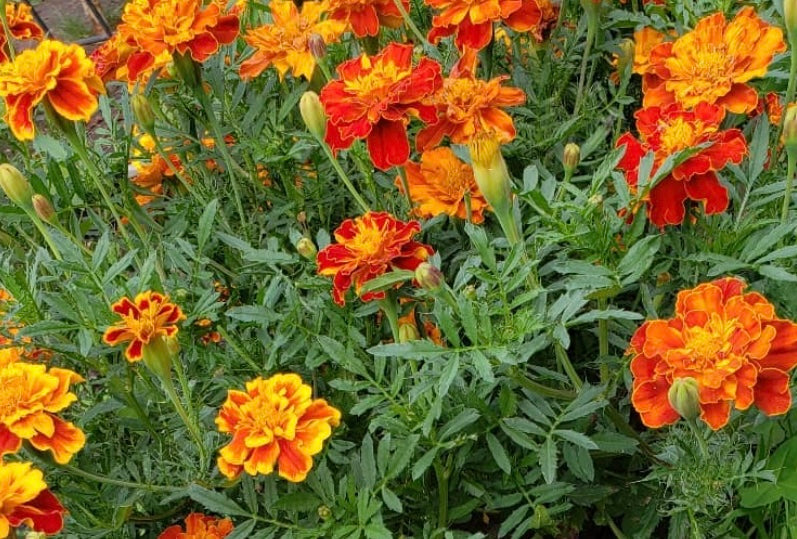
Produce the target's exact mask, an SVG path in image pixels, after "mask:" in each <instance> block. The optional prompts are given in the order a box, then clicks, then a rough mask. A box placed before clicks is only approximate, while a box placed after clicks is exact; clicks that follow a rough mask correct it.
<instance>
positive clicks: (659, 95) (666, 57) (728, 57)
mask: <svg viewBox="0 0 797 539" xmlns="http://www.w3.org/2000/svg"><path fill="white" fill-rule="evenodd" d="M785 50H786V43H785V42H784V41H783V31H782V30H781V29H780V28H777V27H775V26H770V25H769V24H767V23H766V22H764V21H763V20H761V19H760V18H759V17H758V15H756V13H755V10H754V9H753V8H752V7H750V6H748V7H745V8H743V9H742V10H741V11H739V13H737V14H736V17H735V18H734V19H733V20H732V21H730V22H726V21H725V15H723V14H722V13H721V12H720V13H714V14H713V15H710V16H708V17H704V18H703V19H701V20H700V21H699V22H698V23H697V25H696V26H695V28H694V30H692V31H691V32H688V33H686V34H684V35H683V36H681V37H679V38H678V39H676V40H675V41H670V42H664V43H660V44H658V45H656V46H655V47H653V48H652V49H651V51H650V55H649V61H650V65H649V66H648V67H647V68H646V74H645V75H644V80H643V89H644V91H645V97H644V102H643V103H644V107H646V108H647V107H652V106H663V105H669V104H671V103H678V104H679V105H681V106H682V107H683V108H685V109H690V108H692V107H695V106H697V104H698V103H700V102H705V103H709V104H712V105H713V104H717V105H720V106H722V107H724V108H726V109H727V110H729V111H730V112H733V113H736V114H742V113H747V112H750V111H752V110H754V109H755V108H756V105H757V104H758V93H757V92H756V91H755V89H754V88H752V87H751V86H749V85H748V84H747V83H748V82H749V81H750V80H752V79H754V78H757V77H763V76H764V75H766V73H767V68H768V67H769V64H770V62H772V58H773V56H774V55H775V54H777V53H779V52H783V51H785Z"/></svg>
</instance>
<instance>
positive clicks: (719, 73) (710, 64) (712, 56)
mask: <svg viewBox="0 0 797 539" xmlns="http://www.w3.org/2000/svg"><path fill="white" fill-rule="evenodd" d="M694 60H695V62H694V64H692V66H691V71H692V77H694V78H696V79H702V80H705V81H711V82H712V83H715V82H716V81H722V80H726V79H728V76H729V74H730V72H731V66H732V65H733V58H732V57H729V56H728V53H727V51H726V49H725V46H724V45H707V46H705V47H703V48H701V49H698V50H697V51H696V52H695V55H694Z"/></svg>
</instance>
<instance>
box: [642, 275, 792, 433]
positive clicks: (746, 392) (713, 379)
mask: <svg viewBox="0 0 797 539" xmlns="http://www.w3.org/2000/svg"><path fill="white" fill-rule="evenodd" d="M745 288H746V284H745V282H744V281H742V280H741V279H737V278H734V277H728V278H725V279H720V280H717V281H713V282H710V283H704V284H701V285H699V286H697V287H696V288H693V289H690V290H684V291H682V292H680V293H679V294H678V299H677V301H676V304H675V314H674V316H673V317H672V318H669V319H664V320H649V321H647V322H645V323H644V324H643V325H642V326H641V327H640V328H639V329H638V330H637V331H636V333H634V336H633V337H632V338H631V345H630V347H629V349H628V353H629V354H630V355H632V356H633V358H632V360H631V372H632V373H633V375H634V389H633V394H632V397H631V402H632V403H633V405H634V408H635V409H636V410H637V412H639V414H640V416H641V417H642V421H643V423H644V424H645V425H646V426H648V427H652V428H658V427H663V426H664V425H669V424H672V423H675V422H676V421H678V417H679V416H678V413H677V412H676V411H675V410H674V409H673V408H672V406H671V405H670V403H669V401H668V399H667V392H668V390H669V388H670V385H671V384H672V383H673V380H675V379H677V378H687V377H691V378H694V379H695V380H697V382H698V387H699V395H700V409H701V414H700V417H701V419H703V421H705V422H706V423H708V425H709V426H710V427H711V428H712V429H715V430H716V429H719V428H721V427H723V426H724V425H725V424H726V423H727V422H728V418H729V417H730V412H731V407H735V408H736V409H737V410H746V409H748V408H749V407H750V406H751V405H753V404H755V405H756V406H757V407H758V408H759V409H761V411H763V412H764V413H765V414H767V415H779V414H784V413H786V412H787V411H788V410H789V408H790V407H791V392H790V388H789V380H790V376H789V372H790V371H791V370H792V369H793V368H794V366H795V365H797V324H795V323H793V322H791V321H789V320H784V319H781V318H778V317H777V316H776V315H775V307H774V306H773V305H772V304H771V303H770V302H769V301H767V299H766V298H765V297H763V296H762V295H761V294H759V293H757V292H747V293H745V291H744V290H745Z"/></svg>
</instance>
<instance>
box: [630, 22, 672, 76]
mask: <svg viewBox="0 0 797 539" xmlns="http://www.w3.org/2000/svg"><path fill="white" fill-rule="evenodd" d="M666 38H667V36H666V35H664V34H662V33H661V32H659V31H658V30H655V29H653V28H650V27H645V28H642V29H641V30H637V31H636V32H634V73H636V74H637V75H645V74H646V73H648V71H650V70H651V64H650V51H652V50H653V49H654V48H655V47H656V45H659V44H660V43H664V41H665V39H666Z"/></svg>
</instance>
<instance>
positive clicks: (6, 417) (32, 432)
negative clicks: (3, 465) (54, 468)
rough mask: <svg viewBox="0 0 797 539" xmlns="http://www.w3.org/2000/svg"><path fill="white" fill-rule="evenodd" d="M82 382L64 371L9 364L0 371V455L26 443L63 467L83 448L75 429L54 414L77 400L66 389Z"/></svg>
mask: <svg viewBox="0 0 797 539" xmlns="http://www.w3.org/2000/svg"><path fill="white" fill-rule="evenodd" d="M82 381H83V378H82V377H81V376H80V375H78V374H77V373H75V372H72V371H70V370H67V369H60V368H57V367H52V368H50V369H47V367H46V366H45V365H33V364H30V363H24V362H21V361H12V362H9V363H7V364H5V365H3V366H1V367H0V454H1V455H5V454H8V453H16V452H18V451H19V450H20V448H21V447H22V441H23V440H27V441H28V442H30V444H31V445H32V446H33V447H35V448H36V449H38V450H39V451H51V452H52V454H53V458H54V459H55V461H56V462H58V463H60V464H66V463H67V462H69V461H70V460H71V458H72V455H74V454H75V453H77V452H78V451H79V450H80V449H81V448H82V447H83V445H84V444H85V442H86V437H85V436H84V434H83V431H81V430H80V429H79V428H77V427H76V426H75V425H74V424H73V423H71V422H69V421H64V420H63V419H61V418H60V417H58V416H57V415H56V414H57V413H58V412H60V411H62V410H64V409H66V408H67V407H68V406H69V405H70V404H72V403H73V402H75V401H76V400H77V396H76V395H75V394H74V393H72V392H71V391H70V388H69V386H70V385H72V384H74V383H77V382H82Z"/></svg>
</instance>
